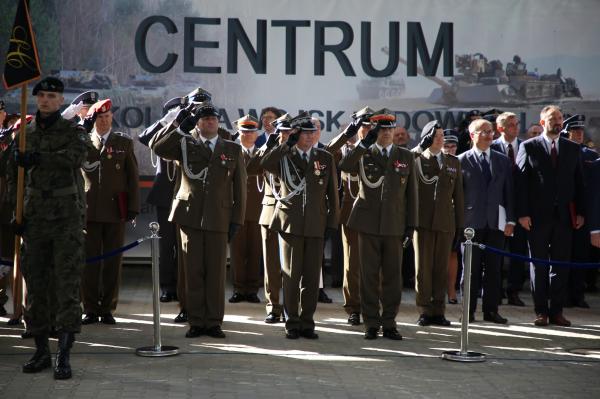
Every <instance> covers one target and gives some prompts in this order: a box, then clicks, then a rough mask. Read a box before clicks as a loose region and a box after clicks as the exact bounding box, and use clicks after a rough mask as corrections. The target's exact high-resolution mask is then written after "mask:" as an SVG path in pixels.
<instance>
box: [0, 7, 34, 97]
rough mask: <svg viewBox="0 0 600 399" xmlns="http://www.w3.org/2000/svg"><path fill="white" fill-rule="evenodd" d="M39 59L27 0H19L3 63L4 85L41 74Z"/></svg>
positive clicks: (17, 84)
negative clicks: (4, 62)
mask: <svg viewBox="0 0 600 399" xmlns="http://www.w3.org/2000/svg"><path fill="white" fill-rule="evenodd" d="M41 74H42V72H41V69H40V60H39V58H38V54H37V47H36V46H35V37H34V36H33V29H32V28H31V19H30V18H29V4H28V1H27V0H19V5H18V6H17V15H16V16H15V23H14V25H13V28H12V30H11V32H10V42H9V45H8V51H7V52H6V64H5V65H4V75H3V80H4V87H6V88H7V89H12V88H14V87H15V86H19V85H23V84H27V83H29V82H31V81H32V80H35V79H37V78H39V77H40V76H41Z"/></svg>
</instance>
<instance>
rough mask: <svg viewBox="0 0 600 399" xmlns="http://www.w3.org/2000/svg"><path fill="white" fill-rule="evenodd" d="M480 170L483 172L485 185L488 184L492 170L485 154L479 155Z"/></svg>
mask: <svg viewBox="0 0 600 399" xmlns="http://www.w3.org/2000/svg"><path fill="white" fill-rule="evenodd" d="M481 170H482V171H483V178H484V179H485V182H486V184H490V181H492V170H491V169H490V163H489V162H488V160H487V154H486V153H485V152H482V153H481Z"/></svg>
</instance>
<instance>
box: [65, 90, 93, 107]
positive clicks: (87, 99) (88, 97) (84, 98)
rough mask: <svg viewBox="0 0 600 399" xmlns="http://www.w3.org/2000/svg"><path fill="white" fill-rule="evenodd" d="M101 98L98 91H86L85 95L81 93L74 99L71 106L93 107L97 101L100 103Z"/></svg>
mask: <svg viewBox="0 0 600 399" xmlns="http://www.w3.org/2000/svg"><path fill="white" fill-rule="evenodd" d="M99 97H100V95H99V94H98V92H97V91H93V90H90V91H84V92H83V93H81V94H80V95H78V96H77V97H75V99H73V101H71V104H79V103H83V104H85V105H93V104H95V103H96V101H98V98H99Z"/></svg>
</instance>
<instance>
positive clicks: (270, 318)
mask: <svg viewBox="0 0 600 399" xmlns="http://www.w3.org/2000/svg"><path fill="white" fill-rule="evenodd" d="M280 321H281V316H279V315H278V314H275V313H273V312H271V313H269V314H268V315H267V317H265V323H267V324H275V323H279V322H280Z"/></svg>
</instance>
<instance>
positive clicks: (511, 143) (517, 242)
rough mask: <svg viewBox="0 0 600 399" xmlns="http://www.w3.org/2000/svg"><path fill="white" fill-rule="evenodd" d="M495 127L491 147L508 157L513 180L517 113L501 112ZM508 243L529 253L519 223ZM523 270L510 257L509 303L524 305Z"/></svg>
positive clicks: (521, 264) (517, 251) (518, 141)
mask: <svg viewBox="0 0 600 399" xmlns="http://www.w3.org/2000/svg"><path fill="white" fill-rule="evenodd" d="M496 129H497V130H498V132H499V133H500V135H501V136H500V137H499V138H498V139H496V140H494V142H493V143H492V146H491V148H492V150H495V151H498V152H501V153H502V154H504V155H506V156H507V157H508V160H509V161H510V165H511V169H512V171H513V181H514V180H515V178H516V176H515V175H516V172H517V163H516V159H517V154H518V152H519V146H520V145H521V142H522V141H523V140H521V139H520V138H518V137H517V136H518V135H519V119H518V118H517V115H515V114H513V113H512V112H503V113H502V114H500V115H499V116H498V117H497V118H496ZM508 244H509V246H510V251H511V252H512V253H514V254H519V255H523V256H527V255H529V248H528V247H527V232H526V231H525V229H524V228H523V227H521V226H520V225H516V226H515V231H514V234H513V236H512V237H509V238H508ZM525 270H526V265H525V263H524V262H523V261H521V260H517V259H512V258H511V259H510V266H509V268H508V276H507V281H506V296H507V297H508V304H509V305H513V306H525V304H524V303H523V301H522V300H521V298H519V291H521V289H522V288H523V283H524V282H525ZM501 287H502V286H501Z"/></svg>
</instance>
